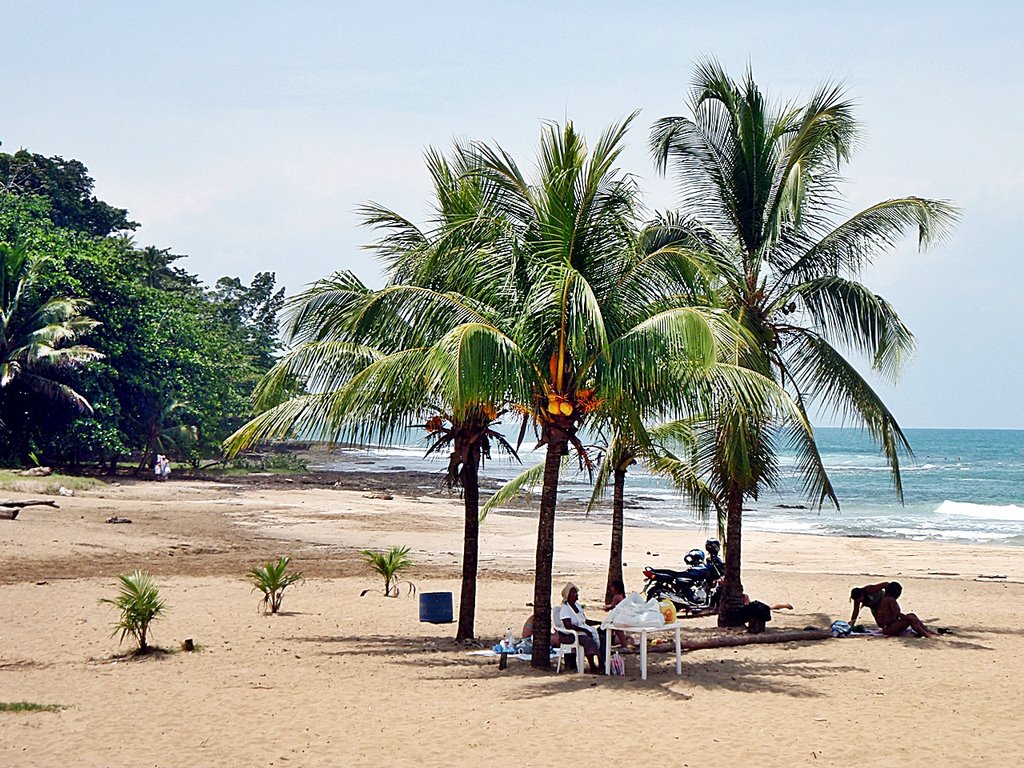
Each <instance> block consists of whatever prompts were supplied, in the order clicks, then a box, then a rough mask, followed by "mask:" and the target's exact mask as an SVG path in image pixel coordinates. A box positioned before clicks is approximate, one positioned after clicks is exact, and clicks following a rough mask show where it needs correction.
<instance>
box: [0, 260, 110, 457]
mask: <svg viewBox="0 0 1024 768" xmlns="http://www.w3.org/2000/svg"><path fill="white" fill-rule="evenodd" d="M45 268H46V259H45V258H38V257H33V256H32V255H31V254H30V252H29V249H28V247H27V246H26V245H25V244H24V243H21V242H15V243H0V397H4V398H5V399H6V398H9V397H10V396H11V394H30V393H31V394H35V395H39V396H42V397H44V398H46V399H49V400H54V401H57V402H64V403H68V404H70V405H71V406H73V407H75V408H77V409H78V410H80V411H91V410H92V408H91V406H90V405H89V402H88V401H87V400H86V399H85V398H84V397H83V396H82V395H81V394H79V393H78V392H77V391H75V390H74V389H73V388H72V387H71V386H69V385H68V384H66V383H64V382H63V381H60V380H59V377H60V375H61V374H62V373H66V372H68V371H70V370H73V369H77V368H80V367H81V366H83V365H85V364H86V363H88V362H90V361H93V360H99V359H101V358H102V357H103V355H102V354H101V353H99V352H97V351H96V350H95V349H93V348H92V347H89V346H86V345H83V344H75V343H74V342H75V341H76V340H77V339H78V338H79V337H81V336H82V335H83V334H85V333H87V332H88V331H90V330H91V329H92V328H95V327H96V326H97V325H99V323H98V321H96V320H93V319H92V318H90V317H88V316H87V315H85V314H84V312H85V310H86V309H87V307H88V306H89V304H88V302H87V301H85V300H83V299H73V298H67V297H63V296H56V297H52V298H49V299H44V298H43V297H41V296H40V295H39V293H38V292H37V290H36V289H37V286H38V282H39V278H40V276H41V274H42V272H43V270H44V269H45ZM6 426H7V428H8V429H9V430H10V431H12V432H19V433H20V434H22V435H25V436H26V439H27V430H25V429H24V428H22V427H23V426H24V425H21V426H18V425H13V424H8V425H6Z"/></svg>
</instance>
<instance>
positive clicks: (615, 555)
mask: <svg viewBox="0 0 1024 768" xmlns="http://www.w3.org/2000/svg"><path fill="white" fill-rule="evenodd" d="M614 477H615V481H614V482H615V485H614V492H613V493H612V544H611V551H610V552H609V554H608V583H607V584H606V585H605V588H604V602H605V605H608V603H610V602H611V601H612V595H613V594H614V593H613V592H612V582H613V581H624V579H623V578H622V528H623V525H624V522H625V509H624V506H625V490H626V470H625V469H619V468H618V467H616V468H615V470H614Z"/></svg>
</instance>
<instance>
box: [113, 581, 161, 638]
mask: <svg viewBox="0 0 1024 768" xmlns="http://www.w3.org/2000/svg"><path fill="white" fill-rule="evenodd" d="M117 578H118V581H119V582H120V584H121V589H120V592H118V595H117V597H114V598H109V597H108V598H103V599H102V600H100V602H101V603H107V604H109V605H113V606H114V607H116V608H117V609H118V610H119V611H121V618H120V619H119V620H118V621H115V622H114V624H113V626H114V632H113V634H115V635H116V634H117V633H118V632H119V631H120V633H121V640H120V642H122V643H123V642H124V639H125V638H126V637H127V636H128V635H131V636H132V637H133V638H134V639H135V641H136V642H137V643H138V644H139V653H146V652H147V651H148V650H149V643H148V642H147V634H148V633H149V625H150V624H151V623H153V622H154V621H155V620H156V619H158V618H159V617H160V616H161V615H162V614H163V612H164V607H165V606H164V601H163V598H161V597H160V590H159V589H157V586H156V582H155V581H153V577H152V576H150V575H149V574H148V573H143V572H142V571H134V572H132V573H122V574H121V575H120V576H118V577H117Z"/></svg>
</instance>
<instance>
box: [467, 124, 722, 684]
mask: <svg viewBox="0 0 1024 768" xmlns="http://www.w3.org/2000/svg"><path fill="white" fill-rule="evenodd" d="M632 119H633V117H630V118H628V119H626V120H625V121H623V122H621V123H619V124H616V125H613V126H612V127H611V128H609V129H608V130H607V131H605V132H604V134H602V136H601V137H600V139H599V140H598V142H597V143H596V144H595V145H594V147H593V149H592V150H590V151H588V149H587V146H586V143H585V142H584V139H583V137H582V135H581V134H580V133H578V132H577V131H576V130H575V128H574V127H573V125H572V124H571V123H569V124H567V125H565V126H564V127H560V126H557V125H554V124H552V125H549V126H548V127H547V128H546V129H545V130H544V132H543V136H542V139H541V146H540V152H539V155H538V160H537V167H538V170H537V174H536V177H535V178H534V179H533V180H528V179H527V177H526V175H525V174H524V173H523V172H522V171H521V170H520V168H519V166H518V165H517V164H516V162H515V160H514V159H513V158H512V157H511V156H510V155H509V154H508V153H507V152H505V151H504V150H502V149H501V148H500V147H488V146H483V145H480V146H478V147H477V151H478V153H479V155H480V157H481V161H482V165H481V169H480V171H479V173H480V174H481V175H482V176H483V177H484V179H485V180H486V182H487V189H488V191H489V193H490V194H491V198H490V202H489V207H490V209H491V210H493V211H494V212H496V214H497V215H499V216H500V217H501V221H502V223H503V224H504V226H505V227H506V228H507V231H508V232H509V237H508V238H507V240H506V243H507V244H509V245H510V246H511V247H512V248H513V252H512V253H511V254H509V255H508V261H514V263H515V265H516V267H517V268H518V269H520V270H521V274H522V276H523V278H524V282H522V283H520V285H521V286H523V291H524V293H523V295H522V299H521V304H520V312H519V314H518V316H517V317H516V318H515V322H514V324H513V325H512V327H511V329H510V331H509V333H510V339H509V341H510V345H509V347H508V349H509V351H510V352H511V353H513V354H514V355H515V356H516V357H517V358H518V359H519V361H520V362H521V363H522V364H524V365H523V368H522V376H523V379H524V380H525V382H526V384H527V392H528V398H527V400H526V402H524V403H523V405H524V407H525V408H526V409H527V410H528V412H529V414H530V416H531V418H532V420H533V422H534V423H535V425H536V427H537V430H538V434H539V443H538V444H539V445H540V446H545V447H546V455H545V461H544V468H543V475H542V484H541V499H540V513H539V519H538V531H537V549H536V561H535V567H536V570H535V580H534V595H533V607H534V612H535V615H534V646H533V660H532V663H533V665H534V666H535V667H545V668H546V667H548V666H549V654H548V650H549V649H548V643H549V630H550V621H551V618H550V617H551V610H550V608H551V571H552V559H553V553H554V526H555V510H556V501H557V493H558V479H559V468H560V465H561V464H562V460H563V457H564V456H566V454H567V452H568V451H569V450H570V446H571V447H572V448H574V449H575V451H576V453H577V456H578V458H579V461H580V464H581V466H584V467H588V468H589V467H590V458H589V457H588V456H587V454H586V451H585V449H584V447H583V445H582V443H581V441H580V438H579V432H580V429H581V428H582V427H583V426H584V425H585V424H586V423H587V421H588V420H589V419H590V418H591V416H592V414H594V413H595V412H597V411H599V410H601V409H608V410H609V411H610V412H611V413H617V412H620V409H619V407H618V405H617V404H619V403H621V402H624V401H625V400H627V399H628V402H629V403H630V407H629V409H628V410H629V411H630V412H632V413H637V414H644V413H647V412H648V411H654V410H656V409H657V408H660V407H663V402H664V400H665V398H666V397H667V396H668V395H667V393H673V392H685V390H678V389H676V387H675V385H676V384H677V383H678V381H679V378H678V376H677V374H675V373H673V371H674V370H675V368H674V366H673V365H672V363H673V361H676V360H680V361H688V362H689V364H691V365H693V366H696V367H697V368H700V367H702V366H707V365H709V364H711V363H713V362H715V360H716V348H717V345H718V343H719V341H720V338H719V337H720V336H722V337H725V336H728V337H729V338H728V340H729V343H730V344H732V345H733V346H735V344H736V343H737V340H736V338H735V334H732V332H731V329H732V325H731V324H729V323H726V322H725V321H724V318H722V317H721V316H720V315H719V314H717V313H716V312H715V311H714V310H709V309H708V308H706V307H700V306H689V305H686V306H681V305H680V304H679V303H678V302H671V301H661V299H662V298H663V294H664V293H665V292H666V290H667V289H666V286H665V280H664V277H665V272H664V270H663V269H659V268H656V266H657V265H658V264H663V263H666V262H668V261H671V260H670V259H667V258H666V257H665V255H664V254H662V255H660V256H659V257H657V258H650V259H648V258H645V257H644V255H643V250H642V248H641V247H640V234H639V233H640V228H639V226H638V219H639V213H640V209H639V202H638V193H637V188H636V185H635V184H634V182H633V180H632V179H631V178H630V177H629V176H627V175H625V174H623V173H622V172H621V171H619V170H618V169H617V168H616V166H615V163H616V160H617V158H618V155H619V152H620V151H621V148H622V142H623V139H624V136H625V133H626V130H627V128H628V126H629V124H630V122H631V121H632Z"/></svg>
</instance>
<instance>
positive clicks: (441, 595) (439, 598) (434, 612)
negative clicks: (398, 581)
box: [420, 592, 453, 624]
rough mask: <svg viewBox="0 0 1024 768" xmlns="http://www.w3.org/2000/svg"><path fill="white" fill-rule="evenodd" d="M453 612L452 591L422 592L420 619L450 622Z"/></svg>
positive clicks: (431, 621)
mask: <svg viewBox="0 0 1024 768" xmlns="http://www.w3.org/2000/svg"><path fill="white" fill-rule="evenodd" d="M452 614H453V610H452V593H451V592H420V621H429V622H430V623H431V624H450V623H451V621H452Z"/></svg>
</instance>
